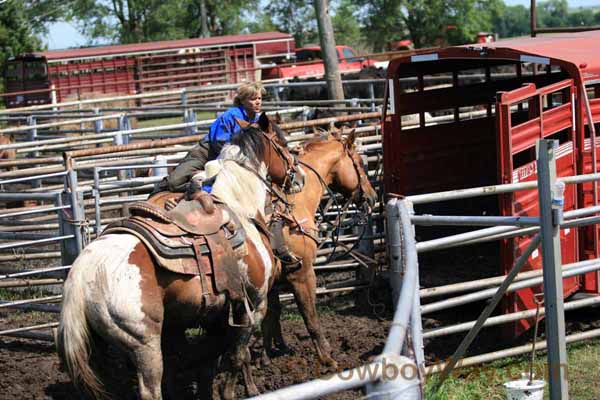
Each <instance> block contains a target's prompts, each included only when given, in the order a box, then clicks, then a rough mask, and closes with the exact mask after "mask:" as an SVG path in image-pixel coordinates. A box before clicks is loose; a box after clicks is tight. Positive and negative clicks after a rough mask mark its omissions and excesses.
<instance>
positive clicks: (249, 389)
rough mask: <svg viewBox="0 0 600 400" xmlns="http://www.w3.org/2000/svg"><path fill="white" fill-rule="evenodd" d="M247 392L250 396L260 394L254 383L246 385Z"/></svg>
mask: <svg viewBox="0 0 600 400" xmlns="http://www.w3.org/2000/svg"><path fill="white" fill-rule="evenodd" d="M246 393H247V394H248V397H254V396H258V395H259V394H260V392H259V391H258V388H257V387H256V385H255V384H254V383H253V384H252V385H249V386H247V387H246Z"/></svg>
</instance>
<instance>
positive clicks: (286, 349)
mask: <svg viewBox="0 0 600 400" xmlns="http://www.w3.org/2000/svg"><path fill="white" fill-rule="evenodd" d="M277 351H278V352H279V353H280V354H282V355H284V354H287V355H290V356H291V355H294V354H295V351H294V349H292V348H291V347H288V346H287V345H286V344H285V343H284V344H281V345H279V346H278V348H277Z"/></svg>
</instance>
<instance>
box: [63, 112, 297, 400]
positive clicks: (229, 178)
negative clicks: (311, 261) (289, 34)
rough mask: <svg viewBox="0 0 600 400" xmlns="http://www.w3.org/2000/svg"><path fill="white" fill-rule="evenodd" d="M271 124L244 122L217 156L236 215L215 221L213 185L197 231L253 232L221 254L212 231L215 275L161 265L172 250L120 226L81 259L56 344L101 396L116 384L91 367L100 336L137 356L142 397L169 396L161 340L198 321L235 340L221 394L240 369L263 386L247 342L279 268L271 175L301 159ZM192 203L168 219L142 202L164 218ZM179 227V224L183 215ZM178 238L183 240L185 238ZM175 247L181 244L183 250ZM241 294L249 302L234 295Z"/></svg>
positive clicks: (71, 368)
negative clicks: (268, 217) (270, 217)
mask: <svg viewBox="0 0 600 400" xmlns="http://www.w3.org/2000/svg"><path fill="white" fill-rule="evenodd" d="M265 118H266V117H265ZM264 122H265V119H263V117H261V127H262V128H263V130H265V129H267V128H265V127H264V126H262V125H264ZM266 123H268V120H267V122H266ZM263 130H261V129H258V128H257V127H255V126H246V127H244V128H243V129H242V132H241V133H240V134H237V135H234V137H233V138H232V144H231V145H228V146H225V147H224V148H223V150H222V152H221V154H220V156H219V160H218V161H217V162H218V163H220V166H221V170H220V172H219V173H218V175H217V176H216V179H215V181H214V185H213V189H212V195H214V198H216V199H219V201H222V202H223V203H224V204H226V206H227V207H224V208H220V207H219V208H218V211H219V212H221V213H222V214H229V217H230V221H229V222H228V223H226V224H225V223H224V222H223V221H222V220H221V221H218V222H215V220H214V219H213V217H214V216H215V215H216V214H215V213H214V210H213V213H211V212H210V209H212V208H214V207H217V206H218V204H215V203H217V201H216V200H212V199H211V200H210V201H209V199H206V198H205V197H206V196H207V194H206V193H205V192H200V194H199V195H198V196H199V197H197V198H196V200H199V201H200V202H202V204H203V210H201V211H202V212H205V213H207V214H208V215H207V216H206V219H207V220H208V221H207V222H202V221H199V222H200V224H198V225H194V226H192V227H191V228H190V229H192V230H193V229H201V230H206V229H208V228H206V227H207V226H210V225H211V224H215V226H216V227H217V230H218V231H219V232H221V233H223V234H227V235H229V236H236V235H239V233H238V232H237V231H238V230H239V229H243V231H244V232H243V233H244V235H245V238H244V240H243V243H242V244H241V245H240V246H239V247H236V248H235V249H234V251H235V253H236V254H235V257H234V256H233V255H232V254H231V251H227V249H224V246H221V252H219V251H218V250H219V249H218V246H216V247H215V248H216V249H217V250H215V251H214V252H213V249H212V248H211V247H212V246H211V244H210V240H209V239H208V236H207V237H206V244H208V247H209V248H211V254H210V257H211V258H212V260H213V262H218V263H221V261H223V264H224V265H215V266H214V269H213V270H212V273H213V277H212V280H211V279H203V278H206V277H207V276H206V273H205V274H200V273H199V274H195V275H194V274H191V275H190V274H181V273H175V272H172V271H170V270H167V269H165V268H161V267H160V266H159V260H160V259H161V258H160V257H164V255H162V254H160V255H158V254H156V253H157V251H156V250H155V249H153V248H152V247H151V246H149V245H147V244H146V243H147V242H148V241H149V240H152V238H150V239H149V240H144V239H143V238H142V237H141V236H140V235H137V234H133V233H123V232H119V230H118V229H117V230H116V231H115V232H116V233H110V230H109V233H108V234H103V235H102V236H100V237H99V238H98V239H96V240H95V241H93V242H92V243H90V244H89V245H88V246H87V247H86V248H85V249H84V250H83V252H82V253H81V254H80V256H79V257H78V258H77V259H76V260H75V262H74V263H73V267H72V269H71V271H70V273H69V276H68V278H67V281H66V282H65V285H64V297H63V306H62V312H61V316H60V326H59V330H58V337H57V349H58V352H59V355H60V357H61V359H62V360H63V362H64V365H65V366H66V367H67V370H68V373H69V375H70V377H71V379H72V380H73V382H74V384H75V385H76V386H77V387H79V388H81V389H83V390H82V391H83V393H84V394H87V395H88V396H91V397H94V398H98V397H103V396H105V394H106V387H107V386H108V385H103V384H102V382H101V379H100V378H99V377H98V374H97V371H95V370H94V369H93V368H92V367H91V366H90V362H91V361H93V360H92V356H96V355H97V352H96V353H95V348H101V346H98V347H96V346H95V340H98V339H99V338H101V341H102V342H104V343H109V344H112V345H114V346H116V347H117V348H119V349H121V350H123V351H124V352H125V353H126V354H127V355H128V356H129V359H130V360H131V361H132V363H133V364H134V366H135V369H136V372H137V382H138V391H139V398H141V399H144V400H145V399H161V398H162V388H161V382H162V380H163V372H164V373H165V383H166V388H167V389H166V390H167V392H169V395H171V396H173V393H172V392H171V391H170V390H169V381H172V376H170V375H169V374H170V372H169V370H170V371H172V369H170V368H169V365H164V370H163V359H165V360H166V359H167V358H168V357H166V356H167V354H163V351H162V349H161V340H163V341H165V342H164V343H163V344H164V346H165V348H168V347H169V343H168V342H169V341H171V342H172V341H179V340H184V330H185V329H187V328H190V327H198V325H200V326H202V327H203V328H205V329H212V330H213V331H214V330H215V329H217V330H218V329H221V328H220V327H223V328H222V329H223V331H222V332H221V335H220V336H222V337H227V343H226V344H224V345H223V348H224V349H227V350H226V354H224V355H223V357H222V365H224V370H225V382H224V385H223V397H224V398H226V399H231V398H233V397H234V396H235V385H236V382H237V378H238V374H239V372H240V371H242V372H243V377H244V379H245V383H246V390H247V392H248V394H249V395H256V394H257V393H258V390H257V388H256V385H255V384H254V382H253V380H252V376H251V370H250V367H249V362H250V360H249V356H250V354H249V352H248V348H247V344H248V340H249V338H250V336H251V334H252V331H253V329H254V327H255V326H257V325H258V324H259V323H260V322H261V320H262V319H263V318H264V315H265V314H266V310H267V293H268V291H269V290H270V288H271V286H272V284H273V281H274V278H275V276H276V275H277V274H278V269H279V264H278V263H277V262H276V260H275V258H274V256H273V253H272V250H271V248H270V246H269V237H268V232H267V230H266V229H265V228H264V227H263V228H261V223H260V221H261V220H263V218H264V205H265V204H266V202H267V201H269V202H270V194H269V192H268V188H269V186H268V182H267V180H266V177H267V176H270V177H271V179H272V180H273V182H275V183H278V184H283V182H284V181H285V180H286V179H287V177H288V172H289V171H288V170H289V167H290V165H289V163H290V160H293V159H292V158H291V155H290V154H289V153H288V152H287V149H285V148H283V147H282V146H280V145H279V144H278V143H277V142H276V141H275V140H274V137H273V136H270V135H269V134H265V133H264V132H263ZM288 156H289V158H288ZM203 197H204V198H203ZM193 202H194V200H192V201H181V202H180V203H179V204H178V206H177V207H176V208H175V209H173V210H171V211H169V212H168V213H170V214H168V215H166V217H165V215H164V213H167V212H166V211H164V210H160V209H158V208H157V207H154V208H153V207H152V206H151V205H150V206H149V205H148V204H144V205H142V207H141V208H144V207H145V208H146V209H147V210H146V212H147V213H155V214H157V215H158V216H159V217H161V218H175V216H174V214H173V212H176V211H177V210H178V208H179V207H180V206H181V205H182V204H184V205H186V206H188V207H189V206H191V204H190V203H193ZM134 208H135V207H134ZM138 208H139V207H138ZM138 211H139V210H138ZM196 211H197V210H196ZM194 212H195V211H194ZM161 213H162V214H161ZM146 215H147V214H146ZM138 217H139V215H138ZM221 217H222V219H225V217H224V216H223V215H222V216H221ZM138 219H139V218H138ZM129 221H130V222H131V218H130V220H129ZM146 221H147V219H146ZM142 222H144V221H142ZM186 222H190V220H184V221H183V224H185V223H186ZM161 224H162V225H160V226H158V227H157V225H154V228H155V229H159V228H160V229H163V230H165V231H169V232H172V231H173V230H176V229H175V228H174V227H173V226H175V225H173V224H171V225H173V226H171V225H168V226H167V224H165V221H164V220H161ZM176 225H177V226H175V227H179V226H180V225H181V221H179V222H178V223H177V224H176ZM230 225H231V226H230ZM226 231H227V232H226ZM155 239H156V238H155ZM167 239H168V240H175V239H177V238H176V237H168V238H167ZM161 240H165V239H164V238H162V239H161ZM177 243H178V244H179V245H181V241H179V242H177ZM196 243H197V242H196ZM203 246H204V244H202V245H198V246H197V247H196V246H194V249H192V248H191V247H190V248H187V249H184V250H186V251H188V250H189V251H198V252H202V254H203V259H204V260H205V261H206V259H207V258H208V257H205V256H204V250H205V249H203ZM171 250H172V251H174V252H176V251H180V250H181V251H182V249H181V248H175V247H173V248H171ZM230 250H231V249H230ZM232 257H234V260H233V261H234V264H235V265H233V266H232V265H231V264H230V263H231V261H232ZM183 267H185V266H183ZM188 267H189V266H188ZM197 267H198V269H201V268H204V265H202V266H201V265H200V263H198V265H197ZM232 267H233V268H234V269H236V271H237V274H232V273H228V276H227V278H229V281H227V280H225V282H229V284H228V285H227V286H225V287H224V288H223V290H222V291H220V292H218V291H217V290H215V288H214V284H213V283H211V282H214V281H216V280H217V278H218V276H217V275H218V273H219V272H218V271H217V270H219V271H222V270H221V269H220V268H225V269H226V268H232ZM208 273H210V271H208ZM221 273H224V272H221ZM209 278H210V277H209ZM217 286H218V285H217ZM217 288H218V287H217ZM234 295H235V296H234ZM240 296H241V297H242V299H241V300H240V299H238V300H235V299H234V297H235V298H239V297H240ZM223 321H224V322H223ZM171 383H172V382H171Z"/></svg>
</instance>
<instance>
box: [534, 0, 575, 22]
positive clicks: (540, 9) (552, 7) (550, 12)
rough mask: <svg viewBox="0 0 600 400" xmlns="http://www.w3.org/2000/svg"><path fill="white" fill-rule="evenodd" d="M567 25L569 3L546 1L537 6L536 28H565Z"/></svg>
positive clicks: (556, 0) (564, 0) (555, 0)
mask: <svg viewBox="0 0 600 400" xmlns="http://www.w3.org/2000/svg"><path fill="white" fill-rule="evenodd" d="M568 23H569V3H568V2H567V0H548V1H544V2H542V3H539V4H538V5H537V26H538V27H542V26H544V27H548V28H552V27H559V26H567V25H568Z"/></svg>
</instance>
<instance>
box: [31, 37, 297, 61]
mask: <svg viewBox="0 0 600 400" xmlns="http://www.w3.org/2000/svg"><path fill="white" fill-rule="evenodd" d="M293 42H294V39H293V37H292V36H291V35H290V34H288V33H281V32H261V33H251V34H247V35H227V36H215V37H210V38H195V39H182V40H165V41H160V42H148V43H132V44H122V45H114V46H99V47H88V48H83V49H72V50H50V51H44V52H40V53H37V54H39V55H42V56H44V57H46V59H47V60H48V62H49V63H52V62H57V61H65V60H70V59H81V58H97V57H114V56H123V55H138V54H139V55H141V54H150V53H157V52H168V51H173V50H177V49H184V48H198V49H202V48H214V47H219V46H224V47H227V46H232V45H236V46H241V45H250V46H252V45H253V44H256V45H260V46H261V49H263V48H264V49H265V50H267V51H268V52H269V54H276V53H284V52H286V51H287V49H288V48H289V46H290V43H291V49H292V50H293ZM263 45H264V47H263Z"/></svg>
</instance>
